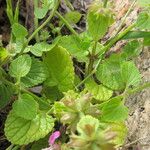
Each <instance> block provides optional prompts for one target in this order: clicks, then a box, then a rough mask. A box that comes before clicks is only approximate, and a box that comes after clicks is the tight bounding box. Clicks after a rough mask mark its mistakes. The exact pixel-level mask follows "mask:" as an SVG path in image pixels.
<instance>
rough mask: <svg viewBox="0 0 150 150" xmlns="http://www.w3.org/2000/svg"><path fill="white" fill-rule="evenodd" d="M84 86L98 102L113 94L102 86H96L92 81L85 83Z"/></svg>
mask: <svg viewBox="0 0 150 150" xmlns="http://www.w3.org/2000/svg"><path fill="white" fill-rule="evenodd" d="M85 86H86V89H87V90H88V91H89V92H90V93H91V94H92V96H93V97H94V98H95V99H97V100H100V101H106V100H108V99H109V98H110V97H111V96H112V94H113V91H112V90H110V89H108V88H106V87H104V86H103V85H102V84H101V85H98V84H96V82H94V81H93V80H90V81H87V83H86V84H85Z"/></svg>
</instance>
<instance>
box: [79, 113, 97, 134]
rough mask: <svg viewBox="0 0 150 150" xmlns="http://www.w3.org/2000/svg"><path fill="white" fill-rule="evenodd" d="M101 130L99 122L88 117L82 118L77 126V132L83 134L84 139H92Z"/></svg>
mask: <svg viewBox="0 0 150 150" xmlns="http://www.w3.org/2000/svg"><path fill="white" fill-rule="evenodd" d="M98 129H99V120H98V119H96V118H94V117H92V116H90V115H86V116H84V117H82V118H81V119H80V121H79V123H78V124H77V131H78V132H79V133H80V134H82V136H83V137H88V136H90V137H92V134H95V133H96V132H97V131H98Z"/></svg>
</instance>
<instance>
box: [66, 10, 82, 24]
mask: <svg viewBox="0 0 150 150" xmlns="http://www.w3.org/2000/svg"><path fill="white" fill-rule="evenodd" d="M81 16H82V15H81V14H80V13H79V12H78V11H70V12H68V13H66V14H65V15H64V17H65V19H66V20H67V21H68V22H69V23H70V24H76V23H78V22H79V21H80V19H81Z"/></svg>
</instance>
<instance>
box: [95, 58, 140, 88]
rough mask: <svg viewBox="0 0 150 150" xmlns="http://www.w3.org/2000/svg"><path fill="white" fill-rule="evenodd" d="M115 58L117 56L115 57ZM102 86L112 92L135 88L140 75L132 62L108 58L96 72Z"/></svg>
mask: <svg viewBox="0 0 150 150" xmlns="http://www.w3.org/2000/svg"><path fill="white" fill-rule="evenodd" d="M116 56H117V55H116ZM96 75H97V78H98V79H99V80H100V81H101V82H102V84H103V85H105V86H106V87H109V88H110V89H113V90H123V89H125V88H127V87H128V86H136V85H138V84H139V82H140V73H139V71H138V69H137V68H136V66H135V65H134V63H133V62H129V61H126V62H125V61H124V60H121V59H119V57H118V58H117V57H116V59H115V57H110V58H109V59H107V60H105V61H104V62H103V63H102V64H101V65H100V66H99V67H98V70H97V72H96Z"/></svg>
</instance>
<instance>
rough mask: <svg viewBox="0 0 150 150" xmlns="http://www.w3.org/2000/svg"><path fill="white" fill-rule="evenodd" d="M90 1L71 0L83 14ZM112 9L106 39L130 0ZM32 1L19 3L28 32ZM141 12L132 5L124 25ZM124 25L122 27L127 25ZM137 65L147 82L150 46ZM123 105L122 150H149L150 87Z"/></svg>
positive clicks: (0, 11) (0, 15) (0, 139)
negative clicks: (126, 116) (114, 17)
mask: <svg viewBox="0 0 150 150" xmlns="http://www.w3.org/2000/svg"><path fill="white" fill-rule="evenodd" d="M92 1H93V0H71V2H72V4H73V5H74V7H75V9H76V10H79V11H80V12H82V13H85V12H86V10H87V8H88V5H89V4H90V3H91V2H92ZM114 1H115V6H114V12H115V13H116V14H117V19H118V21H117V22H116V23H115V24H114V25H113V26H112V27H111V28H110V30H109V32H108V34H107V35H106V37H105V39H108V38H109V37H110V35H111V36H112V35H113V34H114V33H115V31H116V29H117V28H118V26H119V24H120V21H121V20H122V18H123V16H124V15H125V13H126V12H127V11H128V9H129V7H130V5H131V4H130V2H129V0H114ZM31 2H32V1H31V0H30V1H28V3H27V1H25V0H23V1H22V3H21V8H22V9H21V12H20V20H21V22H23V23H24V24H25V25H26V27H28V29H29V31H30V32H32V31H33V19H32V18H33V4H32V3H31ZM61 7H62V8H63V9H62V10H65V9H67V8H66V7H65V6H64V5H63V4H62V6H61ZM5 9H6V3H5V1H4V0H0V39H1V38H2V40H3V43H4V44H5V45H6V44H7V43H8V41H9V38H10V35H9V32H10V25H9V21H8V19H7V16H6V12H5ZM139 11H140V9H139V8H138V7H136V8H134V11H132V13H131V14H130V15H129V17H127V20H128V21H127V23H126V25H129V24H130V23H131V22H133V21H134V20H135V19H136V18H137V13H138V12H139ZM126 25H125V26H126ZM79 28H81V30H84V28H85V20H84V19H83V20H82V21H81V22H80V23H79ZM123 45H124V42H119V43H118V44H117V45H116V46H115V47H114V48H113V49H112V51H118V50H120V48H121V47H122V46H123ZM136 64H137V66H138V68H139V69H140V72H141V74H142V83H145V82H147V81H150V48H145V49H143V51H142V52H141V55H140V56H139V57H138V59H137V60H136ZM126 104H127V106H128V107H129V110H130V116H129V119H128V120H127V126H128V130H129V132H128V137H127V140H126V143H125V145H124V147H123V148H121V149H124V150H150V88H149V89H145V90H143V91H142V92H140V93H137V94H136V95H133V96H132V97H130V98H129V99H127V100H126ZM9 108H10V107H9V106H8V107H6V108H5V111H4V110H2V111H0V150H5V149H6V148H7V147H8V145H9V144H10V143H9V142H8V141H7V140H6V139H5V137H4V133H3V130H2V129H3V125H4V121H5V119H6V116H7V112H8V111H9Z"/></svg>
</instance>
